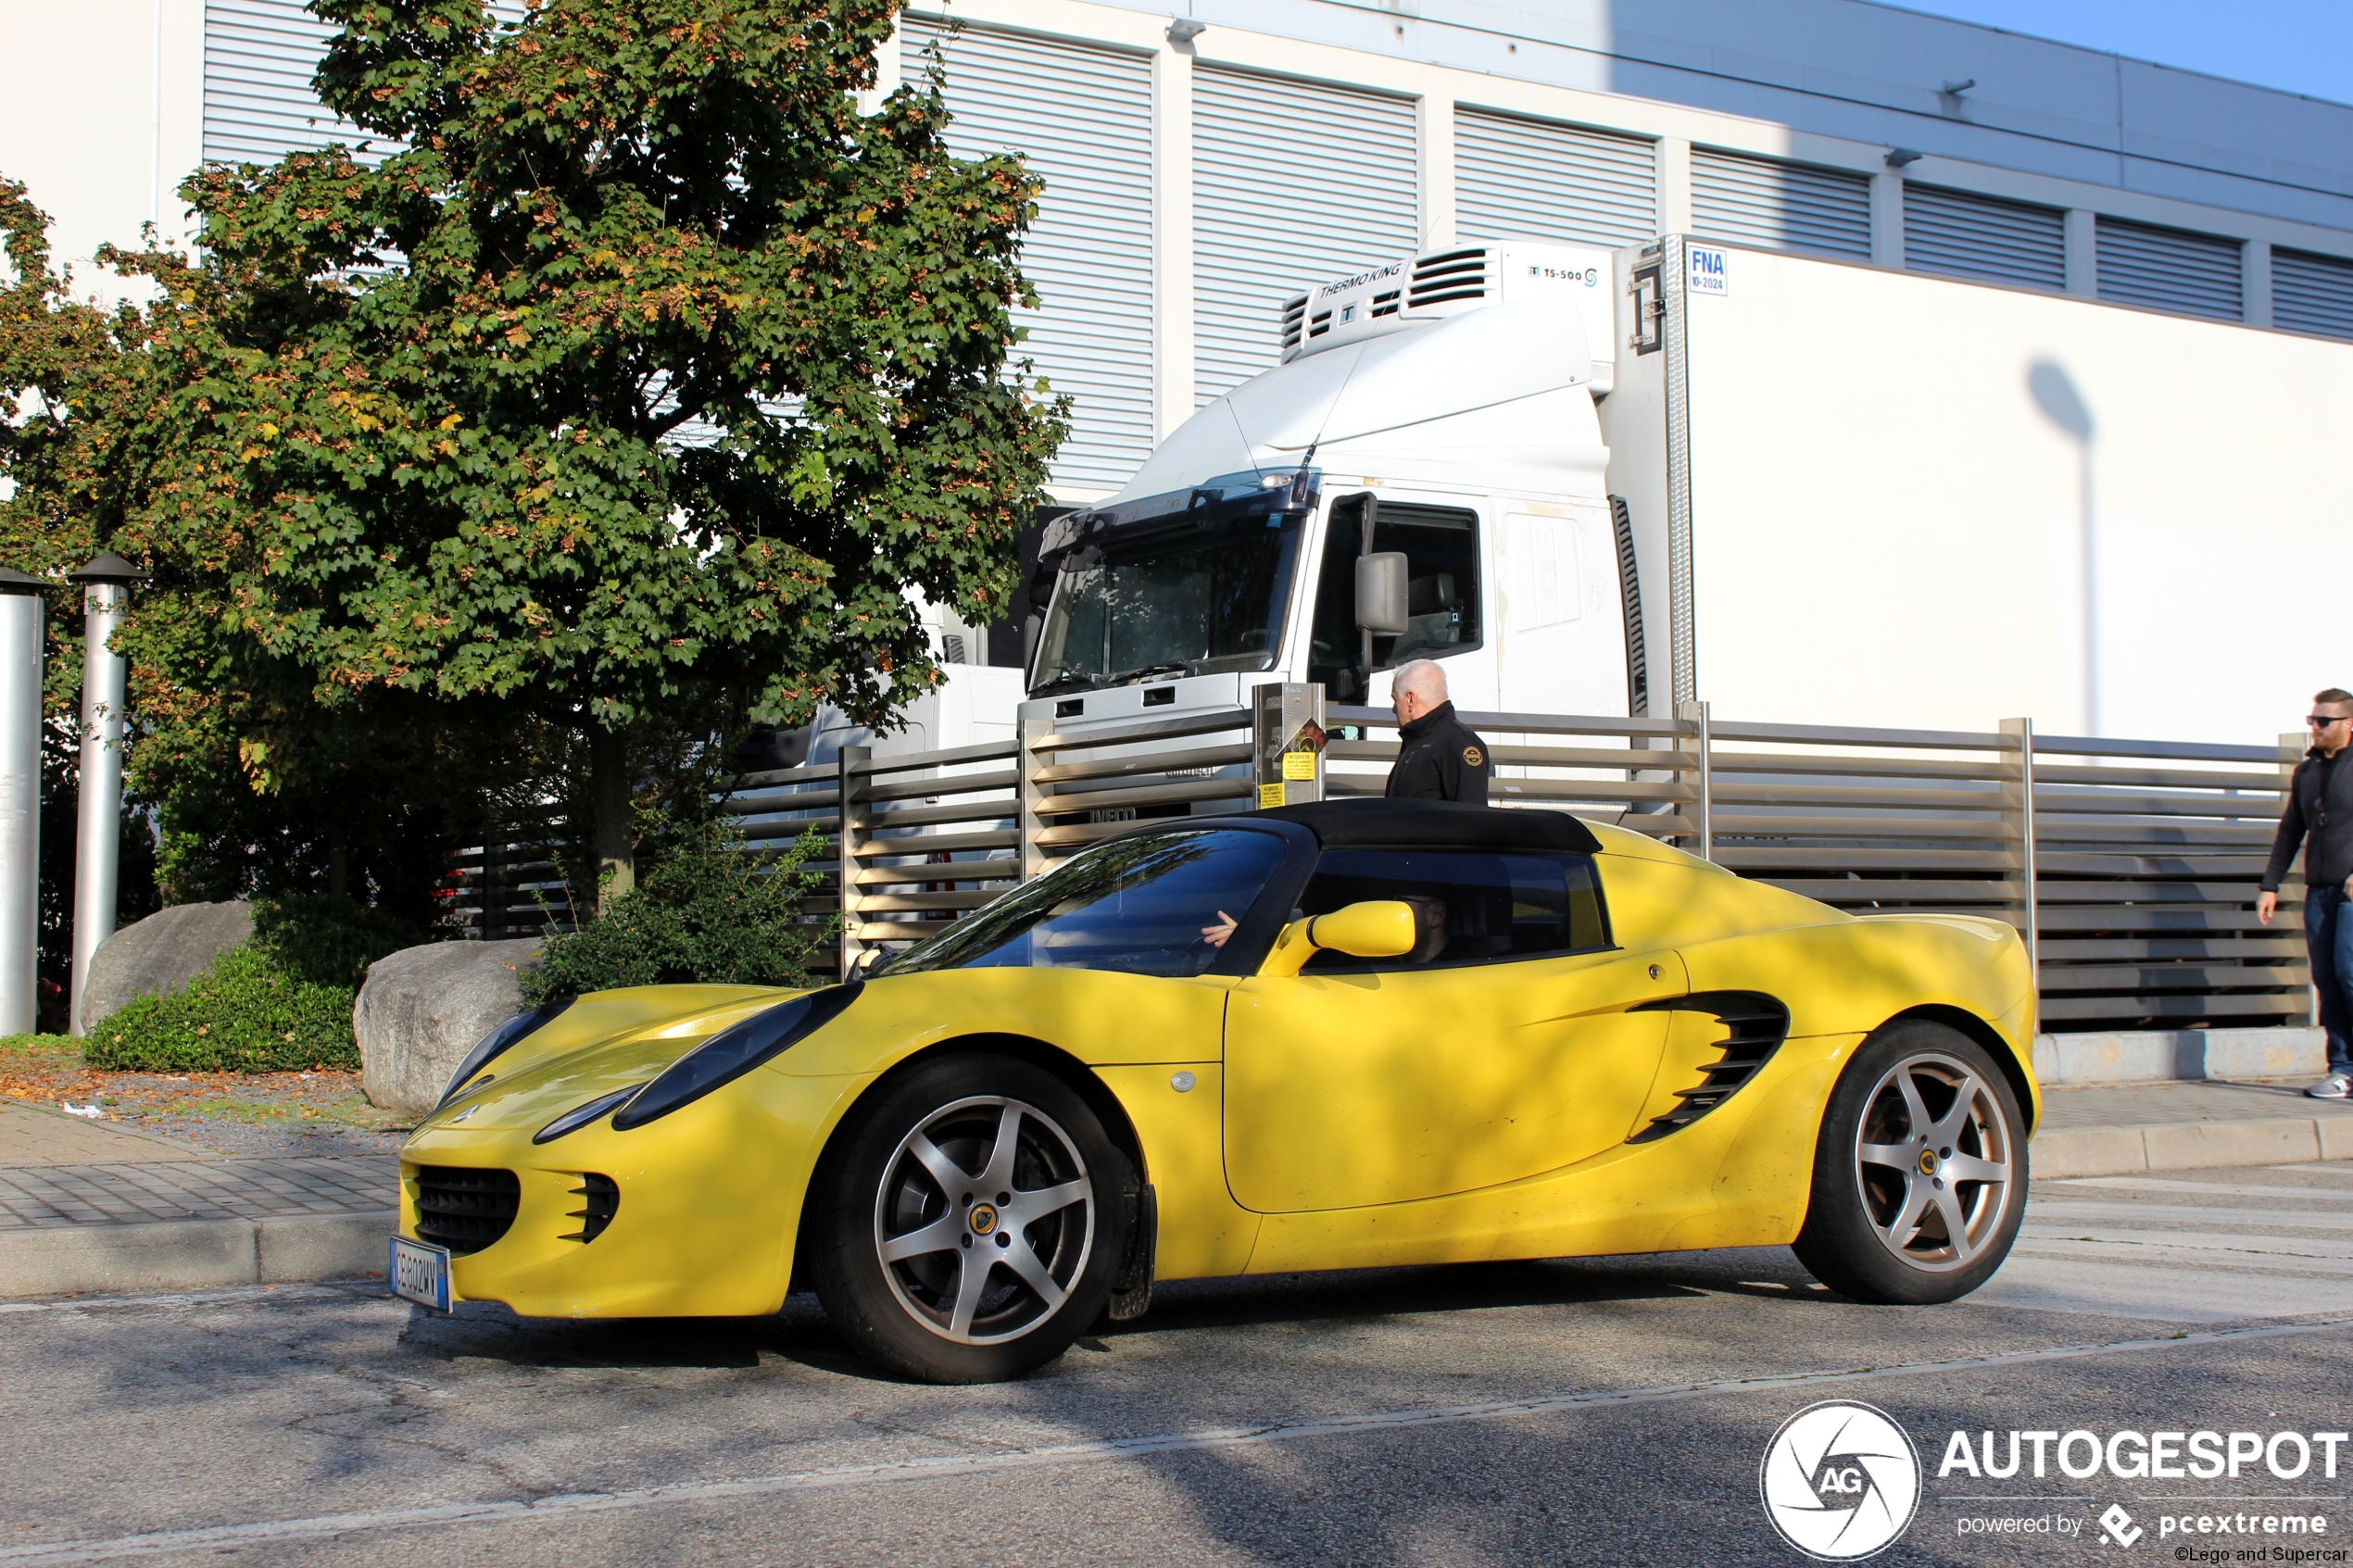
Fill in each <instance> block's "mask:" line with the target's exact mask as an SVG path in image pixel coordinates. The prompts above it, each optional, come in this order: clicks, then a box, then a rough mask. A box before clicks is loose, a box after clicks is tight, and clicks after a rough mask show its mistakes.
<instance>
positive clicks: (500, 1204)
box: [417, 1165, 522, 1258]
mask: <svg viewBox="0 0 2353 1568" xmlns="http://www.w3.org/2000/svg"><path fill="white" fill-rule="evenodd" d="M520 1208H522V1182H521V1181H519V1180H518V1179H516V1176H515V1173H513V1172H512V1171H484V1170H478V1169H476V1168H474V1167H472V1166H465V1165H420V1166H418V1167H417V1239H418V1240H419V1241H430V1242H432V1243H433V1244H434V1245H435V1246H436V1247H446V1248H449V1251H450V1253H451V1255H452V1256H454V1257H459V1258H462V1257H464V1256H465V1255H466V1254H467V1253H469V1252H479V1251H481V1250H482V1249H483V1248H485V1247H487V1246H489V1245H490V1244H491V1243H492V1242H494V1241H497V1239H498V1238H499V1237H500V1236H505V1235H506V1234H507V1230H508V1227H509V1226H510V1225H512V1224H513V1223H515V1211H516V1210H518V1209H520Z"/></svg>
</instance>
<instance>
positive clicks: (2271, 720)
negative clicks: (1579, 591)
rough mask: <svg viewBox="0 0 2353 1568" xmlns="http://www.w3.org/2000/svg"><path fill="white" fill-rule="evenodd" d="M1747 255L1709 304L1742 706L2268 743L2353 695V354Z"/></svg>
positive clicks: (1704, 607) (1713, 640)
mask: <svg viewBox="0 0 2353 1568" xmlns="http://www.w3.org/2000/svg"><path fill="white" fill-rule="evenodd" d="M1730 260H1731V293H1730V297H1728V298H1725V299H1707V298H1695V299H1693V300H1692V302H1691V356H1692V378H1691V387H1692V399H1691V410H1692V414H1691V417H1692V452H1693V455H1694V456H1693V464H1692V515H1693V523H1692V553H1693V558H1694V577H1695V594H1696V599H1697V606H1698V609H1697V614H1696V618H1695V619H1696V626H1697V638H1698V646H1697V658H1696V660H1695V665H1696V673H1697V678H1698V686H1699V693H1700V695H1701V696H1704V697H1706V698H1707V699H1709V700H1710V701H1712V702H1713V703H1714V704H1715V705H1716V711H1717V712H1718V713H1719V714H1723V715H1725V716H1727V717H1737V718H1741V719H1754V720H1789V721H1801V720H1802V721H1813V722H1828V723H1852V724H1879V725H1887V724H1900V725H1903V726H1905V727H1931V728H1966V729H1988V728H1991V727H1992V726H1993V724H1994V721H1997V720H2000V719H2003V718H2007V717H2012V716H2016V715H2026V716H2029V717H2032V719H2033V720H2034V721H2035V722H2036V724H2037V726H2038V727H2039V728H2040V729H2042V730H2043V731H2045V733H2059V734H2082V733H2085V732H2086V731H2092V732H2094V733H2099V734H2111V735H2129V736H2140V737H2155V738H2166V739H2181V740H2192V739H2196V740H2207V741H2233V742H2243V743H2246V744H2268V743H2269V742H2271V740H2272V739H2273V738H2274V737H2275V736H2276V735H2277V734H2279V733H2280V732H2282V731H2284V730H2289V729H2293V728H2295V727H2296V721H2297V720H2299V719H2300V718H2301V717H2302V715H2303V713H2304V712H2305V711H2306V709H2305V708H2304V704H2305V703H2306V702H2307V701H2308V700H2309V696H2310V694H2311V693H2312V692H2313V691H2314V690H2315V689H2317V688H2318V687H2321V686H2322V685H2327V684H2353V623H2349V621H2353V618H2348V617H2347V616H2346V615H2345V614H2344V613H2343V612H2342V611H2341V610H2337V609H2333V608H2325V607H2327V606H2329V605H2331V604H2332V603H2334V602H2338V601H2340V600H2341V596H2342V593H2343V590H2342V588H2341V587H2340V586H2339V585H2340V584H2342V583H2345V582H2346V581H2347V580H2348V579H2353V444H2348V443H2347V441H2346V439H2345V436H2344V433H2345V432H2346V431H2347V430H2348V429H2353V345H2336V344H2328V343H2322V342H2318V341H2315V340H2311V339H2305V338H2297V337H2293V336H2288V335H2285V334H2280V333H2273V332H2259V331H2256V330H2253V329H2250V328H2246V327H2241V326H2231V325H2221V324H2217V323H2212V322H2206V321H2198V320H2188V319H2184V318H2181V317H2175V316H2168V315H2161V314H2158V313H2155V312H2150V311H2143V310H2135V309H2131V308H2127V307H2117V306H2108V305H2100V304H2095V303H2092V302H2088V301H2082V300H2070V299H2065V298H2061V297H2054V296H2051V295H2039V294H2033V293H2028V292H2023V291H2017V290H2008V289H1999V288H1990V287H1982V286H1977V285H1972V284H1967V283H1959V282H1944V281H1938V280H1934V279H1929V278H1923V277H1919V276H1917V275H1912V274H1906V273H1899V272H1888V271H1881V270H1874V269H1870V268H1865V267H1850V266H1840V265H1837V264H1834V263H1829V262H1820V261H1807V260H1801V259H1798V258H1795V257H1785V256H1777V255H1772V254H1769V253H1764V252H1749V251H1735V252H1734V253H1733V254H1732V256H1731V258H1730ZM2070 424H2071V425H2074V426H2076V427H2077V428H2079V429H2082V430H2084V431H2086V432H2087V434H2088V438H2087V439H2084V440H2081V441H2079V440H2078V439H2077V438H2076V437H2075V436H2073V435H2071V434H2070V433H2068V431H2067V429H2066V428H2064V426H2065V425H2070ZM2087 503H2088V511H2087ZM2087 520H2088V523H2089V528H2090V532H2089V551H2088V561H2089V565H2090V576H2089V580H2088V582H2089V590H2088V593H2087V587H2086V583H2087V579H2086V564H2087V547H2086V546H2087V539H2086V523H2087ZM2087 637H2089V638H2090V639H2091V640H2090V641H2089V642H2088V643H2087Z"/></svg>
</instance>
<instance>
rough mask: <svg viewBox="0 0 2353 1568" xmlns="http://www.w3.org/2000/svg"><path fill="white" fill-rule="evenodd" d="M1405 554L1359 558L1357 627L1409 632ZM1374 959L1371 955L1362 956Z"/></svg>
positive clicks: (1383, 552)
mask: <svg viewBox="0 0 2353 1568" xmlns="http://www.w3.org/2000/svg"><path fill="white" fill-rule="evenodd" d="M1405 587H1406V584H1405V552H1404V551H1403V550H1376V551H1374V552H1373V553H1372V554H1371V555H1369V556H1358V557H1357V558H1356V624H1357V625H1358V626H1359V627H1360V628H1362V629H1363V630H1365V631H1367V632H1373V633H1378V634H1380V635H1382V636H1388V637H1393V636H1396V635H1397V634H1398V633H1401V632H1403V631H1404V630H1405V621H1406V618H1407V617H1406V593H1405ZM1362 956H1364V957H1367V958H1369V957H1372V956H1373V955H1371V954H1365V955H1362Z"/></svg>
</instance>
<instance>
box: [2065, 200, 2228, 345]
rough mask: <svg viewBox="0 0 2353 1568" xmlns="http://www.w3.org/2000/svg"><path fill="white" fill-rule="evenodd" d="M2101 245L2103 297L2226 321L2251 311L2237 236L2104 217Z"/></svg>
mask: <svg viewBox="0 0 2353 1568" xmlns="http://www.w3.org/2000/svg"><path fill="white" fill-rule="evenodd" d="M2098 243H2099V283H2100V297H2101V298H2102V299H2113V300H2118V301H2120V302H2121V303H2123V304H2126V305H2146V306H2150V307H2154V308H2156V309H2158V310H2178V311H2180V312H2182V313H2183V315H2187V316H2213V317H2218V318H2220V319H2221V320H2226V321H2236V320H2241V319H2242V318H2243V317H2244V316H2245V315H2246V306H2245V303H2244V295H2243V293H2242V288H2241V279H2240V273H2239V243H2238V241H2236V240H2226V239H2221V238H2218V237H2217V236H2215V235H2212V234H2192V233H2187V232H2183V231H2182V230H2180V229H2157V228H2152V227H2149V226H2148V225H2146V224H2142V223H2126V222H2123V221H2121V220H2118V219H2114V218H2103V219H2101V220H2099V242H2098Z"/></svg>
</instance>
